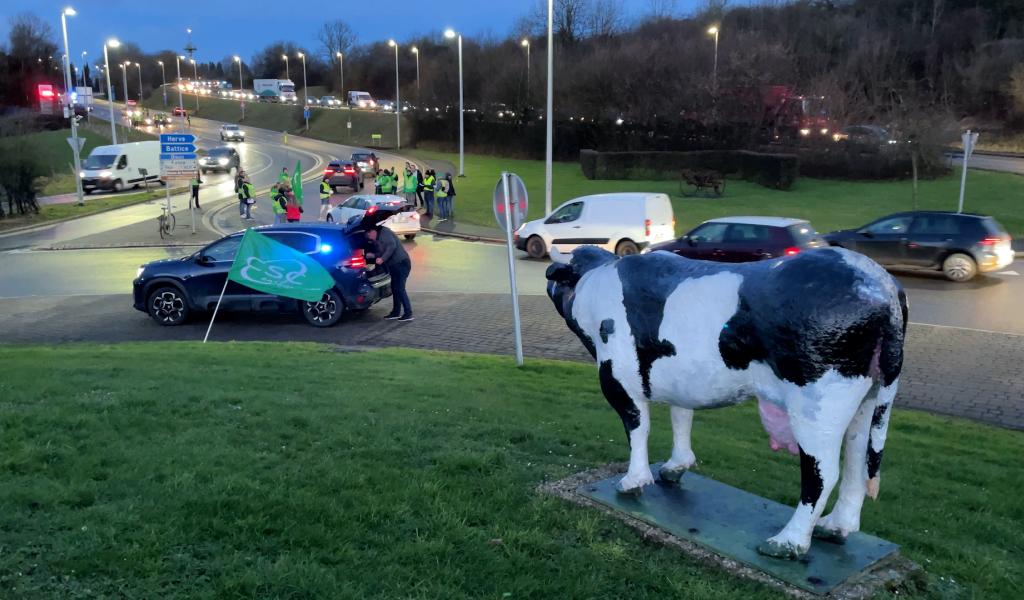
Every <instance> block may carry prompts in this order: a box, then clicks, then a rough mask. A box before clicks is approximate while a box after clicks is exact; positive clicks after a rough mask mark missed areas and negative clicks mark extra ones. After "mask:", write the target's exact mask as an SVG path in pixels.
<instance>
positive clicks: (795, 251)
mask: <svg viewBox="0 0 1024 600" xmlns="http://www.w3.org/2000/svg"><path fill="white" fill-rule="evenodd" d="M782 253H783V254H785V255H786V256H794V255H797V254H800V248H797V247H796V246H790V247H789V248H786V249H785V250H783V251H782Z"/></svg>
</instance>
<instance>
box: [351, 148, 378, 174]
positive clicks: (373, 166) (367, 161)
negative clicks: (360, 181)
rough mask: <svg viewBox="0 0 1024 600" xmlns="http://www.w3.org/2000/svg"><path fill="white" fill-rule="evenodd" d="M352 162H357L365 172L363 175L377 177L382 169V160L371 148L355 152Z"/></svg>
mask: <svg viewBox="0 0 1024 600" xmlns="http://www.w3.org/2000/svg"><path fill="white" fill-rule="evenodd" d="M352 162H354V163H356V166H357V167H359V168H360V169H361V170H362V172H363V177H376V176H377V172H378V171H379V170H380V160H379V159H377V158H376V155H375V154H374V153H372V152H370V151H369V150H367V151H365V152H353V153H352Z"/></svg>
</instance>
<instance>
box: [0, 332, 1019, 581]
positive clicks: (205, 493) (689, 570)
mask: <svg viewBox="0 0 1024 600" xmlns="http://www.w3.org/2000/svg"><path fill="white" fill-rule="evenodd" d="M0 364H3V365H4V368H5V374H4V377H3V378H2V379H0V398H2V399H3V402H2V404H0V427H2V429H3V436H0V450H2V452H0V529H2V531H3V552H0V587H2V591H0V596H2V597H4V598H109V597H118V598H189V599H193V598H388V599H391V598H424V599H426V598H430V599H433V598H446V599H458V598H543V599H546V598H608V599H613V598H615V599H617V598H626V597H630V598H721V599H730V600H731V599H734V598H744V599H760V598H776V597H779V595H778V594H777V593H775V592H772V591H770V590H769V589H767V588H764V587H762V586H760V585H757V584H754V583H750V582H746V581H739V580H736V579H734V578H733V577H731V576H730V575H728V574H726V573H723V572H720V571H718V570H715V569H710V568H706V567H703V566H700V565H699V564H698V563H696V562H695V561H693V560H691V559H689V558H687V557H686V556H684V555H681V554H680V553H679V552H677V551H675V550H671V549H668V548H664V547H661V546H658V545H656V544H651V543H648V542H645V541H643V540H642V539H641V537H640V536H639V535H638V534H637V533H635V532H634V531H633V530H631V529H629V528H627V527H626V526H624V525H622V524H620V523H618V522H617V521H615V520H613V519H610V518H608V517H605V516H603V515H601V514H600V513H598V512H596V511H593V510H587V509H584V508H581V507H577V506H575V505H571V504H569V503H566V502H563V501H561V500H557V499H553V498H549V497H546V496H541V495H538V494H537V493H536V492H535V491H534V490H535V488H536V486H537V485H538V484H539V483H541V482H543V481H546V480H550V479H553V478H561V477H564V476H566V475H568V474H570V473H574V472H577V471H580V470H583V469H586V468H591V467H594V466H598V465H601V464H604V463H607V462H610V461H621V460H625V459H626V456H627V446H626V442H625V439H624V435H623V432H622V426H621V423H620V421H619V419H618V417H617V416H616V415H615V413H614V411H612V409H611V408H609V407H608V406H607V405H606V403H605V401H604V399H603V398H602V396H601V394H600V392H599V387H598V382H597V374H596V371H595V369H594V367H593V366H591V365H584V364H576V363H565V362H551V361H539V360H536V361H535V360H531V361H529V362H528V363H527V365H526V366H525V367H524V368H521V369H517V368H515V367H514V363H513V361H512V360H511V359H510V358H504V357H491V356H481V355H458V354H446V353H436V352H426V351H422V350H417V351H411V350H388V351H374V352H366V353H338V352H333V351H331V350H330V348H329V347H327V346H321V345H314V344H234V343H229V344H207V345H202V344H198V343H171V344H123V345H116V346H103V345H65V346H60V347H51V346H43V347H33V346H6V347H0ZM654 423H655V427H654V433H653V436H652V445H651V446H652V452H653V457H655V458H657V459H660V458H663V457H665V456H667V454H668V451H669V444H670V432H669V424H668V420H667V411H666V410H664V409H663V408H662V409H659V410H657V411H656V412H655V418H654ZM889 432H890V434H889V440H888V442H887V444H886V457H885V463H884V464H883V467H882V473H883V477H882V493H881V496H880V500H879V501H878V502H870V501H869V502H868V503H867V505H866V507H865V509H864V513H863V524H864V528H865V529H866V530H867V531H869V532H872V533H875V534H877V535H880V536H882V537H885V538H887V539H890V540H892V541H894V542H896V543H899V544H901V545H902V547H903V551H904V552H905V553H906V554H907V555H908V556H910V557H911V558H912V559H914V560H916V561H918V562H919V563H921V564H922V565H923V566H924V567H925V568H926V569H927V571H928V573H929V576H928V578H926V579H925V580H923V581H921V582H918V583H916V584H915V585H914V586H912V587H910V588H908V589H903V590H901V592H900V594H899V597H908V596H909V597H915V598H936V597H947V598H959V597H964V598H968V597H973V598H997V597H1002V598H1010V597H1019V596H1020V594H1021V591H1022V590H1021V585H1022V582H1021V579H1020V557H1021V552H1022V550H1024V546H1022V539H1024V535H1022V534H1024V503H1021V502H1020V494H1021V480H1020V469H1019V460H1020V457H1021V456H1022V455H1024V435H1022V434H1021V433H1020V432H1013V431H1007V430H1002V429H996V428H992V427H986V426H982V425H977V424H974V423H970V422H966V421H961V420H956V419H949V418H942V417H936V416H931V415H927V414H923V413H917V412H913V411H909V410H904V411H900V410H897V412H896V413H895V415H894V416H893V421H892V425H891V427H890V429H889ZM694 447H695V449H696V452H697V456H698V459H699V461H700V462H699V465H698V471H699V472H700V473H702V474H704V475H708V476H711V477H714V478H717V479H719V480H722V481H725V482H727V483H730V484H733V485H736V486H738V487H741V488H743V489H748V490H751V491H754V492H756V493H758V494H760V495H763V496H766V497H768V498H771V499H774V500H778V501H780V502H784V503H787V504H792V503H794V502H795V501H796V500H797V499H798V495H799V489H800V488H799V482H798V481H799V474H798V471H799V469H798V466H797V462H796V460H795V459H794V458H793V457H792V456H789V455H786V454H775V453H772V452H771V451H770V450H769V449H768V443H767V438H766V435H765V434H764V432H763V431H762V430H761V426H760V424H759V421H758V418H757V412H756V408H755V407H754V406H753V405H744V406H740V407H734V408H728V409H722V410H717V411H709V412H708V413H706V414H701V415H700V416H698V418H697V424H696V427H695V430H694ZM941 578H944V579H941ZM950 579H952V580H954V581H955V582H956V583H955V584H950V583H948V582H949V581H950Z"/></svg>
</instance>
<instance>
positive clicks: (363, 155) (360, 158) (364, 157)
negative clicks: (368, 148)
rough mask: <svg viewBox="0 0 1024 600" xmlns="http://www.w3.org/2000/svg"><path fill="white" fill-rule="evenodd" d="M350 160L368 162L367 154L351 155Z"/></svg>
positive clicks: (368, 156)
mask: <svg viewBox="0 0 1024 600" xmlns="http://www.w3.org/2000/svg"><path fill="white" fill-rule="evenodd" d="M352 160H364V161H365V160H370V155H369V154H353V155H352Z"/></svg>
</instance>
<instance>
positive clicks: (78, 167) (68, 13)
mask: <svg viewBox="0 0 1024 600" xmlns="http://www.w3.org/2000/svg"><path fill="white" fill-rule="evenodd" d="M75 14H76V13H75V9H73V8H71V7H70V6H69V7H67V8H65V9H64V10H63V11H62V12H61V13H60V28H61V31H62V32H63V34H64V55H65V56H66V57H67V60H65V61H64V78H65V86H64V103H65V107H66V108H65V110H67V111H68V116H69V117H70V119H71V138H72V144H71V151H72V154H73V155H74V159H75V171H74V173H75V194H76V195H77V197H78V205H79V206H82V205H83V204H85V197H84V195H83V193H82V177H81V175H79V174H80V173H81V172H82V156H81V154H80V150H79V147H78V118H77V117H76V116H75V101H74V99H73V98H72V95H71V87H69V86H73V85H74V81H73V80H72V79H71V68H70V65H71V50H70V49H69V45H68V20H67V18H68V17H73V16H75ZM111 120H113V119H111Z"/></svg>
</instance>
